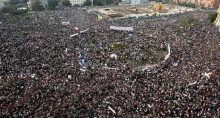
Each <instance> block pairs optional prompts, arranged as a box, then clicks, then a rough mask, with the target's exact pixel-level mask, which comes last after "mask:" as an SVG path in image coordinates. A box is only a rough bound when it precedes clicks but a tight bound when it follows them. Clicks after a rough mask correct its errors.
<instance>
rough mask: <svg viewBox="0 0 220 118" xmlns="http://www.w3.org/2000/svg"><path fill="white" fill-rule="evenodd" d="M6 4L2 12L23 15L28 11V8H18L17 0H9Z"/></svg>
mask: <svg viewBox="0 0 220 118" xmlns="http://www.w3.org/2000/svg"><path fill="white" fill-rule="evenodd" d="M4 4H5V6H4V7H3V9H2V12H5V13H9V14H11V15H22V14H26V13H27V12H28V10H17V6H16V4H17V2H16V1H15V0H9V1H8V2H5V3H4Z"/></svg>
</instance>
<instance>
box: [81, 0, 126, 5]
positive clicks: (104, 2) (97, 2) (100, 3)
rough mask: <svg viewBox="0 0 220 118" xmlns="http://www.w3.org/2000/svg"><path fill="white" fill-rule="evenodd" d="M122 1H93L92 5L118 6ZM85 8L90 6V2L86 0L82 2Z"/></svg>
mask: <svg viewBox="0 0 220 118" xmlns="http://www.w3.org/2000/svg"><path fill="white" fill-rule="evenodd" d="M121 1H122V0H93V5H95V6H103V5H118V4H119V3H120V2H121ZM84 5H85V6H91V5H92V1H91V0H86V1H85V2H84Z"/></svg>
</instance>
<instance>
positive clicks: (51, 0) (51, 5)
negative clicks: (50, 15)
mask: <svg viewBox="0 0 220 118" xmlns="http://www.w3.org/2000/svg"><path fill="white" fill-rule="evenodd" d="M58 3H59V0H48V9H50V10H54V9H55V8H56V6H57V5H58Z"/></svg>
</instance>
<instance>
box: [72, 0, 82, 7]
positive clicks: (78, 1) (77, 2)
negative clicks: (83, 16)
mask: <svg viewBox="0 0 220 118" xmlns="http://www.w3.org/2000/svg"><path fill="white" fill-rule="evenodd" d="M69 1H70V4H71V5H72V6H74V5H82V4H83V3H84V2H85V1H86V0H69Z"/></svg>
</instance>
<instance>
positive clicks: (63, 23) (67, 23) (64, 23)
mask: <svg viewBox="0 0 220 118" xmlns="http://www.w3.org/2000/svg"><path fill="white" fill-rule="evenodd" d="M62 25H70V22H69V21H68V22H62Z"/></svg>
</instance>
